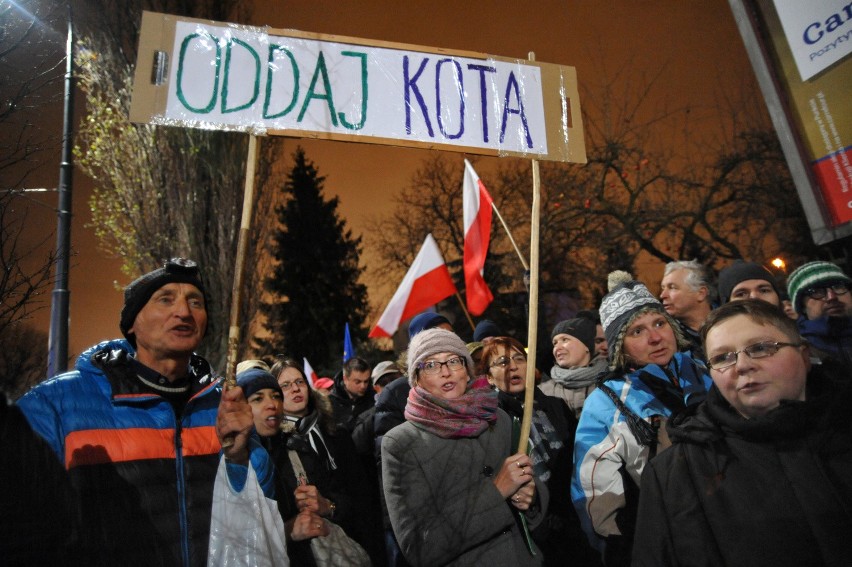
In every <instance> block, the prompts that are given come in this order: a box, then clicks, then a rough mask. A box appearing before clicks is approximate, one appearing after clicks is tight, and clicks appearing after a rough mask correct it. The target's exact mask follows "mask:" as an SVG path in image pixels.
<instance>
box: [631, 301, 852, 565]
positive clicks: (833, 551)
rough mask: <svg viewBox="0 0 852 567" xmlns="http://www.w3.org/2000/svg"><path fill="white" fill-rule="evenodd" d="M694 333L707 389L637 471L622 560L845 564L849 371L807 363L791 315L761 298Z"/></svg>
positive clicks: (849, 515) (850, 549) (723, 311)
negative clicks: (704, 361) (633, 523)
mask: <svg viewBox="0 0 852 567" xmlns="http://www.w3.org/2000/svg"><path fill="white" fill-rule="evenodd" d="M702 335H703V338H704V346H705V352H706V353H707V356H708V362H709V365H710V368H711V370H710V375H711V377H712V378H713V382H714V387H713V388H712V389H711V390H710V393H709V395H708V398H707V400H706V401H705V402H704V403H703V404H702V405H700V406H699V407H698V408H697V410H694V411H692V412H690V413H688V414H682V415H680V416H678V417H677V418H676V419H675V420H673V421H672V422H670V427H669V434H670V436H671V439H672V441H673V442H674V445H673V446H672V447H671V448H670V449H668V450H666V451H664V452H662V453H661V454H660V455H659V456H658V457H657V458H656V459H654V460H652V461H651V462H650V463H649V464H648V467H647V468H646V470H645V472H644V474H643V475H642V491H641V497H640V501H639V515H638V521H637V528H636V539H635V543H634V550H633V564H634V565H640V566H641V565H648V566H651V565H653V566H655V567H657V566H666V565H684V566H685V565H696V566H699V565H702V566H703V565H706V566H714V567H715V566H720V565H721V566H724V565H749V566H767V567H768V566H773V567H777V566H791V567H792V566H800V565H838V566H839V565H849V564H850V558H852V538H850V534H852V474H850V471H852V420H850V419H849V410H848V407H849V399H850V397H849V396H850V387H849V384H850V378H849V374H848V369H847V371H846V375H845V376H840V377H838V379H833V377H831V376H829V375H827V373H826V372H824V371H823V367H821V366H815V367H814V368H813V369H811V368H810V359H809V353H808V347H807V345H806V344H805V343H803V342H802V340H801V338H800V336H799V333H798V330H797V329H796V326H795V323H794V322H792V321H791V320H790V319H788V318H787V317H786V316H785V315H784V313H783V312H781V311H780V310H779V309H778V308H777V307H774V306H772V305H770V304H768V303H766V302H763V301H760V300H751V299H749V300H743V301H734V302H732V303H729V304H727V305H725V306H723V307H721V308H719V309H718V310H716V311H714V312H713V313H711V314H710V317H709V318H708V319H707V321H706V323H705V327H704V329H703V331H702Z"/></svg>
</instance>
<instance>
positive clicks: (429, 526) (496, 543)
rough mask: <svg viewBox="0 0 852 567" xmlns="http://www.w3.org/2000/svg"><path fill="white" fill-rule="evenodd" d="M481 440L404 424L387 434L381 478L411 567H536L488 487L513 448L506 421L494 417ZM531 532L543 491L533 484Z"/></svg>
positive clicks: (508, 512) (505, 506) (503, 504)
mask: <svg viewBox="0 0 852 567" xmlns="http://www.w3.org/2000/svg"><path fill="white" fill-rule="evenodd" d="M497 413H498V419H497V421H496V423H495V424H494V425H492V426H491V427H490V428H488V429H487V430H485V431H484V432H483V433H482V434H481V435H480V436H479V437H476V438H471V439H442V438H440V437H438V436H436V435H433V434H432V433H428V432H426V431H423V430H421V429H419V428H417V426H415V425H414V424H413V423H411V422H406V423H404V424H402V425H400V426H398V427H396V428H394V429H392V430H391V431H389V432H388V433H387V434H385V438H384V440H383V441H382V475H383V479H384V493H385V499H386V500H387V504H388V511H389V512H390V519H391V524H392V526H393V530H394V533H395V534H396V537H397V540H398V541H399V546H400V549H402V552H403V554H404V555H405V558H406V559H407V560H408V561H409V563H411V565H413V566H415V567H417V566H428V567H437V566H439V565H489V566H494V567H499V566H501V565H505V566H507V567H509V566H511V567H516V566H524V565H539V564H540V561H541V555H540V552H539V555H538V556H536V557H533V556H532V555H530V553H529V551H528V550H527V547H526V543H525V541H524V536H523V534H522V533H521V531H520V529H519V527H518V524H517V523H516V520H515V517H514V515H513V513H512V510H514V508H513V507H512V506H511V505H510V504H509V503H508V502H507V501H506V500H505V499H504V498H503V497H502V496H501V495H500V493H499V492H498V491H497V488H496V487H495V486H494V483H493V480H494V476H495V475H496V474H497V472H498V471H499V470H500V467H501V466H502V464H503V461H504V460H505V459H506V457H508V456H509V455H511V454H513V453H514V452H515V451H514V449H513V447H512V446H511V427H512V426H511V420H510V418H509V416H508V415H506V413H504V412H503V411H502V410H498V412H497ZM536 494H537V495H538V498H537V502H538V505H537V506H536V507H535V509H534V510H529V511H528V512H527V520H528V524H529V527H530V529H533V528H535V527H536V526H537V525H538V524H539V523H540V522H541V521H542V519H543V518H544V512H545V511H546V509H547V499H548V495H547V489H546V488H545V487H544V485H543V484H542V483H539V482H538V481H536Z"/></svg>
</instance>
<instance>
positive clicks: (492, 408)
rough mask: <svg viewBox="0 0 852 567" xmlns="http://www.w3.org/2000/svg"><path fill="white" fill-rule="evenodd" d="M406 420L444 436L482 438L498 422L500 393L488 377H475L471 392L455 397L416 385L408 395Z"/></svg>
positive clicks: (450, 437) (451, 437)
mask: <svg viewBox="0 0 852 567" xmlns="http://www.w3.org/2000/svg"><path fill="white" fill-rule="evenodd" d="M405 419H407V420H408V421H410V422H412V423H413V424H414V425H416V426H417V427H418V428H420V429H422V430H424V431H428V432H429V433H432V434H433V435H437V436H438V437H441V438H443V439H461V438H466V437H478V436H479V435H480V434H481V433H482V432H483V431H485V429H486V428H487V427H488V426H489V425H491V424H492V423H494V422H495V421H497V392H495V391H494V390H492V389H491V387H490V386H489V384H488V381H487V380H486V379H485V378H479V379H477V380H474V381H473V382H472V383H471V384H470V385H469V386H468V388H467V391H466V392H465V393H464V394H463V395H462V396H461V397H459V398H456V399H454V400H447V399H444V398H441V397H438V396H435V395H433V394H430V393H429V392H427V391H426V390H424V389H423V388H421V387H420V386H415V387H414V388H412V389H411V391H410V392H409V394H408V403H407V404H406V406H405Z"/></svg>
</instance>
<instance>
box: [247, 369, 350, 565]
mask: <svg viewBox="0 0 852 567" xmlns="http://www.w3.org/2000/svg"><path fill="white" fill-rule="evenodd" d="M249 373H251V374H249ZM238 383H239V384H240V385H241V386H242V387H243V391H244V392H245V394H246V399H247V400H248V402H249V405H250V406H251V408H252V413H253V414H254V423H255V430H256V431H257V433H258V435H259V436H260V437H261V439H262V441H263V444H264V445H265V447H266V449H267V450H268V451H269V454H270V456H271V458H272V461H273V463H274V464H275V494H276V497H277V499H278V509H279V511H280V512H281V517H282V518H283V519H284V523H285V527H286V528H287V531H288V536H289V539H288V542H287V553H288V555H289V556H290V561H291V564H293V565H313V564H314V559H313V553H312V551H311V547H310V539H312V538H314V537H318V536H319V537H321V536H325V535H328V528H327V526H326V525H325V522H324V519H329V520H331V521H333V522H334V523H335V524H337V525H339V526H340V527H341V528H343V530H344V531H345V532H346V533H347V535H349V536H350V537H352V538H354V539H355V540H361V539H362V538H361V534H360V533H359V531H358V529H357V525H356V524H357V521H358V518H357V515H358V514H359V510H360V509H361V506H360V504H359V502H358V500H357V495H358V490H359V487H360V486H362V482H361V481H362V480H363V473H362V471H361V469H360V465H359V463H358V462H357V457H356V455H355V447H354V445H353V444H352V439H351V438H350V437H349V435H348V434H346V433H345V432H342V433H340V434H338V432H337V431H336V430H335V425H334V424H335V421H334V418H333V416H332V410H331V404H330V403H329V402H328V399H327V398H326V397H325V396H322V395H319V394H317V393H315V392H314V391H313V390H311V388H310V386H309V385H308V382H307V380H306V379H305V375H304V374H303V372H302V370H301V368H300V367H299V366H298V364H297V363H296V362H294V361H293V360H290V359H287V358H279V359H278V360H276V362H275V363H274V364H273V365H272V368H271V370H270V372H269V373H266V372H264V371H263V370H262V369H252V370H250V371H246V372H244V373H241V374H240V375H239V376H238ZM300 466H301V468H303V469H304V475H302V473H301V472H300V471H299V470H298V469H299V467H300ZM305 477H306V478H305Z"/></svg>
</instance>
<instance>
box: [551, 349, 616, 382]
mask: <svg viewBox="0 0 852 567" xmlns="http://www.w3.org/2000/svg"><path fill="white" fill-rule="evenodd" d="M606 371H607V361H606V359H605V358H603V357H601V356H599V357H597V358H595V359H594V360H593V361H592V363H591V364H590V365H589V366H581V367H579V368H562V367H560V366H554V367H553V368H552V369H551V370H550V377H551V378H553V381H554V382H556V383H557V384H559V385H560V386H563V387H565V388H568V389H569V390H579V389H581V388H588V387H589V386H592V385H594V383H595V380H596V379H597V377H598V376H600V375H601V374H602V373H604V372H606Z"/></svg>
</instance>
